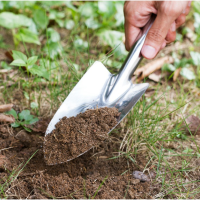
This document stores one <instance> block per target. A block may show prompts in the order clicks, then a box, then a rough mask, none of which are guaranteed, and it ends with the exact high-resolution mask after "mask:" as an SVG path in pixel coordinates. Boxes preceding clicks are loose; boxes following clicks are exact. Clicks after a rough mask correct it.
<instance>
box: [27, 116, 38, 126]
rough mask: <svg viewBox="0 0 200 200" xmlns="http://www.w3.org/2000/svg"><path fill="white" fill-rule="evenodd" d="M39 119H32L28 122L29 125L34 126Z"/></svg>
mask: <svg viewBox="0 0 200 200" xmlns="http://www.w3.org/2000/svg"><path fill="white" fill-rule="evenodd" d="M38 120H39V119H38V118H37V117H35V118H33V119H31V120H30V121H27V124H34V123H35V122H37V121H38Z"/></svg>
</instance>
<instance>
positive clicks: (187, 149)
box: [183, 147, 193, 154]
mask: <svg viewBox="0 0 200 200" xmlns="http://www.w3.org/2000/svg"><path fill="white" fill-rule="evenodd" d="M192 152H193V149H189V148H188V147H187V148H186V149H185V150H184V151H183V153H185V154H188V153H192Z"/></svg>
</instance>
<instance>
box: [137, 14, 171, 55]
mask: <svg viewBox="0 0 200 200" xmlns="http://www.w3.org/2000/svg"><path fill="white" fill-rule="evenodd" d="M172 22H173V20H172V19H167V20H164V19H163V17H162V16H159V15H157V17H156V19H155V21H154V23H153V25H152V27H151V28H150V30H149V32H148V34H147V37H146V40H145V43H144V46H143V48H142V51H141V53H142V55H143V56H144V57H145V58H147V59H152V58H154V57H155V56H156V55H157V53H158V51H159V50H160V48H161V46H162V44H163V42H164V40H165V37H166V35H167V33H168V30H169V27H170V25H171V24H172Z"/></svg>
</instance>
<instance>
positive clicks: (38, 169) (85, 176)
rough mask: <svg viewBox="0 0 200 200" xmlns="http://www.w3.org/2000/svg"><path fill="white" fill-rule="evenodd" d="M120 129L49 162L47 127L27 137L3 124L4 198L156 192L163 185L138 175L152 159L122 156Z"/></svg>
mask: <svg viewBox="0 0 200 200" xmlns="http://www.w3.org/2000/svg"><path fill="white" fill-rule="evenodd" d="M117 130H118V129H115V131H114V132H112V135H111V136H110V137H109V140H105V141H104V142H103V143H102V144H101V145H99V146H98V147H95V148H92V149H91V150H90V151H88V152H87V153H85V154H83V155H82V156H79V157H78V158H77V159H74V160H72V161H70V162H67V163H62V164H58V165H47V164H46V163H45V160H44V151H43V142H44V133H43V132H31V133H28V132H27V134H28V136H29V137H28V140H26V142H25V143H24V140H22V135H21V137H19V135H20V134H21V132H22V130H21V129H19V128H16V129H12V128H9V127H8V126H7V125H3V126H0V185H1V186H2V185H3V189H2V191H1V190H0V198H9V199H26V198H27V199H46V198H60V199H64V198H66V199H74V198H76V199H79V198H82V199H83V198H88V199H89V198H93V197H94V196H95V195H96V196H95V199H117V198H118V199H123V198H127V199H133V198H136V199H140V198H141V199H145V198H148V199H149V198H153V197H154V196H155V195H156V194H158V193H159V191H160V189H159V188H160V185H158V186H157V185H155V183H153V184H152V182H151V181H149V182H141V181H140V180H139V179H136V178H134V177H133V172H134V171H143V170H144V167H145V166H146V165H147V163H148V160H146V159H145V158H144V157H143V156H142V155H137V156H136V157H134V158H133V159H135V162H132V161H130V162H129V160H127V158H125V157H120V158H118V155H119V154H118V151H119V147H120V143H121V140H122V134H123V133H122V131H121V130H120V129H119V131H120V132H116V131H117ZM24 135H25V134H24ZM30 140H31V142H30V143H29V144H28V145H27V141H30ZM33 155H34V156H33ZM31 157H32V158H31ZM114 157H115V159H109V158H114ZM30 158H31V159H30ZM22 168H23V170H21V169H22ZM147 175H148V174H147ZM198 177H199V176H198ZM198 177H197V178H198Z"/></svg>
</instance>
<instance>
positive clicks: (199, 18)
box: [194, 13, 200, 29]
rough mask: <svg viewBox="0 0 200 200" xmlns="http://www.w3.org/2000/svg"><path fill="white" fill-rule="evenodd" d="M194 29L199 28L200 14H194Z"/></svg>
mask: <svg viewBox="0 0 200 200" xmlns="http://www.w3.org/2000/svg"><path fill="white" fill-rule="evenodd" d="M194 27H195V28H196V29H199V28H200V13H194Z"/></svg>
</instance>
